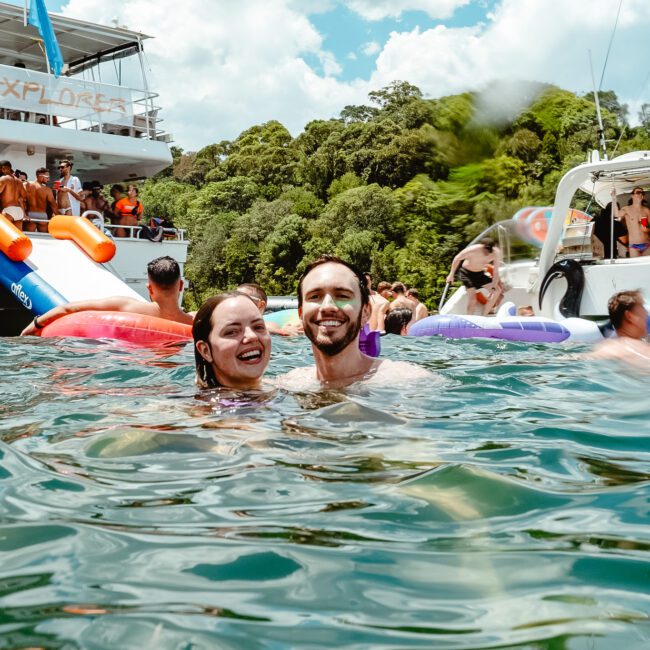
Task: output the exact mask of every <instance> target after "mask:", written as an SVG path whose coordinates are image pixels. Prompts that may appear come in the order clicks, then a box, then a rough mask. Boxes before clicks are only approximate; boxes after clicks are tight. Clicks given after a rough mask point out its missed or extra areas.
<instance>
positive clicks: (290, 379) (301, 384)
mask: <svg viewBox="0 0 650 650" xmlns="http://www.w3.org/2000/svg"><path fill="white" fill-rule="evenodd" d="M320 385H321V384H320V382H319V381H318V378H317V377H316V366H304V367H302V368H294V369H293V370H290V371H289V372H287V373H285V374H284V375H281V376H280V377H278V386H279V387H280V388H284V389H285V390H289V391H298V390H316V389H318V388H320Z"/></svg>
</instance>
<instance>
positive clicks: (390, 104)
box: [141, 82, 650, 306]
mask: <svg viewBox="0 0 650 650" xmlns="http://www.w3.org/2000/svg"><path fill="white" fill-rule="evenodd" d="M499 90H500V89H499V88H498V87H497V88H492V89H491V93H490V97H491V99H488V98H486V97H485V95H477V94H472V93H465V94H461V95H454V96H449V97H443V98H441V99H423V97H422V93H421V92H420V90H419V89H418V88H416V87H415V86H413V85H411V84H409V83H406V82H394V83H393V84H391V85H390V86H389V87H387V88H383V89H382V90H378V91H376V92H372V93H370V95H369V102H368V105H364V106H346V107H345V108H344V109H343V110H342V111H341V114H340V117H339V118H338V119H331V120H316V121H313V122H310V123H309V124H307V126H306V127H305V129H304V131H303V132H302V133H301V134H300V135H299V136H298V137H296V138H293V137H292V136H291V134H290V133H289V132H288V131H287V130H286V129H285V128H284V127H283V126H282V124H280V123H279V122H276V121H271V122H267V123H266V124H262V125H259V126H253V127H251V128H249V129H247V130H246V131H244V132H243V133H242V134H241V135H240V136H239V137H238V138H237V139H236V140H234V141H232V142H229V141H223V142H219V143H217V144H213V145H210V146H207V147H205V148H204V149H201V150H200V151H198V152H196V153H187V154H186V153H183V152H182V151H181V150H179V149H174V164H173V165H172V167H170V168H169V169H167V170H165V171H164V172H162V173H161V174H159V175H158V176H157V177H156V178H154V179H151V180H149V181H147V182H146V183H145V185H144V187H143V189H142V192H141V199H142V200H143V203H144V205H145V206H146V207H147V212H148V214H149V215H155V216H158V215H160V216H162V215H168V216H169V217H171V219H172V220H173V221H174V223H175V224H176V225H177V226H179V227H184V228H187V229H188V231H189V236H190V237H191V239H192V241H193V244H192V247H191V250H190V259H189V261H188V264H187V267H186V275H187V276H188V278H189V279H190V281H191V284H192V290H191V291H190V292H189V294H186V295H187V298H188V300H189V302H190V304H191V303H194V304H193V306H196V305H197V304H198V303H199V302H200V301H201V300H202V299H203V298H205V297H206V296H208V295H209V294H211V293H214V292H216V291H218V290H223V289H227V288H230V287H233V286H235V285H237V284H239V283H241V282H252V281H256V282H259V283H260V284H262V285H263V286H264V287H265V288H266V289H267V291H268V292H269V293H270V294H291V293H294V292H295V286H296V283H297V278H298V276H299V275H300V272H301V270H302V268H303V267H304V265H305V264H306V263H307V262H308V261H309V260H310V259H312V258H313V257H315V256H316V255H318V254H319V253H321V252H333V253H336V254H338V255H340V256H342V257H344V258H346V259H349V260H351V261H353V262H354V263H356V264H357V265H358V266H359V267H361V268H362V269H364V270H369V271H371V273H372V274H373V276H374V277H375V279H376V280H382V279H385V280H389V281H392V280H396V279H400V280H402V281H403V282H406V283H408V284H410V285H412V286H416V287H418V288H419V289H420V295H421V298H423V299H424V300H425V301H427V302H428V303H429V305H433V303H434V301H435V299H436V298H437V297H438V296H439V294H440V291H441V289H442V286H443V283H444V278H445V275H446V273H447V272H448V269H449V265H450V262H451V258H452V257H453V255H454V254H455V253H456V252H457V251H458V250H459V249H460V248H461V247H462V246H463V245H465V244H466V243H467V242H468V241H469V240H471V239H472V238H473V237H475V236H476V235H477V234H479V233H480V232H481V231H482V230H484V229H485V228H486V227H487V226H489V225H490V224H492V223H494V222H495V221H499V220H501V219H506V218H509V217H510V216H512V214H514V212H515V211H516V210H517V209H519V208H520V207H523V206H525V205H548V204H550V203H552V201H553V196H554V192H555V187H556V185H557V182H558V180H559V179H560V178H561V176H562V174H563V173H564V172H565V171H567V170H568V169H569V168H571V167H573V166H574V165H576V164H578V163H580V162H582V161H584V160H585V157H586V153H587V151H588V150H589V149H593V148H597V147H598V142H597V127H596V113H595V105H594V102H593V95H591V96H590V95H587V96H583V97H579V96H576V95H575V94H574V93H571V92H568V91H565V90H562V89H559V88H556V87H553V86H542V85H539V84H527V85H526V86H525V90H521V89H520V92H519V95H518V96H517V98H516V101H515V100H513V99H512V92H511V89H507V88H505V87H504V92H503V93H500V92H499ZM506 90H508V91H509V92H508V93H506ZM495 98H497V99H496V100H495ZM499 98H500V99H499ZM600 100H601V105H602V106H604V110H603V120H604V122H605V127H606V135H607V138H608V139H610V140H612V142H610V143H609V145H608V147H609V150H610V151H611V150H613V148H614V146H615V143H616V142H617V141H618V140H619V139H620V142H619V143H618V148H617V151H616V153H617V154H619V153H625V152H626V151H631V150H635V149H650V113H649V114H648V116H647V119H643V116H642V124H641V126H639V127H635V128H630V127H629V126H627V115H626V113H627V109H626V107H625V106H621V105H620V104H619V102H618V100H617V98H616V96H615V95H614V93H612V92H603V93H601V94H600ZM517 106H522V107H523V108H519V109H517ZM644 108H647V107H644ZM207 121H208V122H209V118H208V120H207Z"/></svg>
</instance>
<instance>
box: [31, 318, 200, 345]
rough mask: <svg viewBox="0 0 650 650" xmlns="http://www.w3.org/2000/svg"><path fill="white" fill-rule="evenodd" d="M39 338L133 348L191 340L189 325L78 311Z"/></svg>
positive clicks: (54, 323) (57, 321)
mask: <svg viewBox="0 0 650 650" xmlns="http://www.w3.org/2000/svg"><path fill="white" fill-rule="evenodd" d="M40 335H41V336H45V337H53V336H76V337H78V338H84V339H114V340H116V341H125V342H127V343H133V344H135V345H145V346H149V345H151V346H156V345H164V344H166V343H185V342H186V341H190V340H191V339H192V326H191V325H186V324H185V323H177V322H176V321H171V320H166V319H164V318H157V317H156V316H145V315H143V314H130V313H128V312H122V311H79V312H77V313H75V314H68V315H67V316H62V317H61V318H57V320H55V321H52V322H51V323H49V324H48V325H46V326H45V327H44V328H43V329H42V330H40Z"/></svg>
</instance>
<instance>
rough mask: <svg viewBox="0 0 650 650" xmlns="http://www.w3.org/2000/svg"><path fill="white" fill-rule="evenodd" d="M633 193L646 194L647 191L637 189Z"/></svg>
mask: <svg viewBox="0 0 650 650" xmlns="http://www.w3.org/2000/svg"><path fill="white" fill-rule="evenodd" d="M632 194H640V195H641V196H645V192H643V191H641V190H636V191H634V192H632Z"/></svg>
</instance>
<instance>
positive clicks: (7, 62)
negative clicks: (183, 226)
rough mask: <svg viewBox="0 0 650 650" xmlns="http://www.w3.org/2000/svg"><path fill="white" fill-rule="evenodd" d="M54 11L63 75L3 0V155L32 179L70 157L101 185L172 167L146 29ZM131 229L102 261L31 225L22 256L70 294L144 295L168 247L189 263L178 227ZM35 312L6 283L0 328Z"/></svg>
mask: <svg viewBox="0 0 650 650" xmlns="http://www.w3.org/2000/svg"><path fill="white" fill-rule="evenodd" d="M50 19H51V22H52V26H53V28H54V31H55V33H56V36H57V40H58V42H59V45H60V48H61V52H62V54H63V60H64V62H65V66H64V70H63V73H62V74H61V76H60V77H58V78H56V77H55V76H54V75H53V74H51V73H50V71H49V67H48V63H47V60H46V58H45V55H44V53H43V52H44V50H43V44H42V42H41V38H40V35H39V33H38V31H37V29H36V28H35V27H33V26H31V25H27V26H25V24H24V11H23V9H22V8H21V7H16V6H13V5H8V4H4V3H0V24H1V25H2V27H1V29H0V150H1V151H0V158H2V159H5V160H9V161H10V162H11V163H12V165H13V168H14V169H20V170H22V171H24V172H26V173H27V175H28V178H29V179H30V180H32V179H34V178H35V174H34V172H35V170H36V169H38V168H39V167H47V168H48V169H49V170H50V176H51V178H52V180H54V179H57V178H58V175H57V171H58V169H57V166H58V162H59V161H60V160H61V159H63V158H68V159H70V160H72V161H73V163H74V166H73V170H72V172H73V175H75V176H77V177H79V178H80V180H81V181H82V182H83V181H94V180H98V181H100V182H101V183H102V184H110V183H128V182H129V181H132V180H138V179H143V178H147V177H150V176H152V175H153V174H155V173H157V172H158V171H160V170H162V169H164V168H165V167H168V166H169V165H170V164H171V162H172V157H171V154H170V150H169V142H171V140H172V138H171V135H170V134H168V133H165V132H164V131H163V130H162V129H161V128H160V122H161V118H160V115H159V113H160V109H159V107H158V106H157V105H156V98H157V95H156V94H155V93H154V92H151V90H150V89H149V86H148V82H147V75H146V71H145V68H146V65H145V60H144V53H143V41H145V40H146V39H147V38H148V37H147V36H145V35H144V34H141V33H138V32H134V31H130V30H128V29H125V28H121V27H120V28H117V27H106V26H102V25H97V24H93V23H90V22H85V21H81V20H74V19H71V18H66V17H63V16H57V15H51V16H50ZM109 73H111V74H113V75H114V76H115V79H111V80H110V81H112V82H113V83H108V75H109ZM150 216H158V217H164V216H165V215H150ZM104 227H105V229H106V230H107V231H110V230H111V229H112V227H111V226H110V224H104ZM127 231H128V237H126V238H118V237H115V242H116V246H117V252H116V255H115V257H114V258H113V259H112V260H111V261H110V262H109V263H107V264H103V265H99V264H96V263H94V262H92V261H90V260H88V259H84V258H83V256H81V257H80V256H79V255H76V254H74V250H73V248H74V244H72V243H71V242H64V241H57V240H53V239H52V238H51V237H50V236H49V235H48V234H46V233H29V237H30V239H31V240H32V243H33V246H34V252H33V254H32V255H30V259H31V262H30V259H28V260H26V261H25V262H26V263H28V264H31V265H32V267H33V268H35V269H36V270H37V271H38V273H39V274H40V275H41V276H42V277H43V279H44V280H45V281H46V282H47V283H49V284H50V285H51V286H52V287H53V288H54V289H55V290H56V291H58V292H59V293H60V294H61V295H62V296H64V298H65V299H66V300H78V299H87V298H95V297H103V296H106V295H116V292H117V293H119V295H132V296H134V297H142V298H143V299H145V298H147V297H148V292H147V289H146V283H147V275H146V265H147V263H148V262H149V261H151V260H152V259H154V258H156V257H159V256H161V255H170V256H171V257H173V258H175V259H176V260H177V261H178V262H179V264H180V265H181V269H183V268H184V264H185V261H186V258H187V249H188V245H189V242H188V241H187V238H186V236H185V232H184V231H182V230H178V229H172V230H170V231H169V232H167V233H166V235H167V237H165V239H164V240H163V241H162V242H152V241H148V240H145V239H140V238H139V237H138V235H139V231H140V228H138V227H131V228H127ZM71 246H72V247H73V248H70V247H71ZM107 270H108V272H109V273H107V272H106V271H107ZM109 275H112V276H115V278H114V279H115V281H112V280H110V279H108V278H109ZM0 279H1V278H0ZM5 284H6V283H5ZM17 293H19V291H13V294H17ZM30 317H31V316H30V314H29V313H28V311H26V310H25V309H24V307H23V306H22V305H21V304H20V302H19V301H18V300H16V297H15V295H12V291H11V290H9V289H8V288H3V287H1V286H0V335H8V334H9V335H10V334H15V333H16V332H17V331H19V329H20V326H21V325H23V324H24V323H25V322H26V321H28V320H29V318H30Z"/></svg>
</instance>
